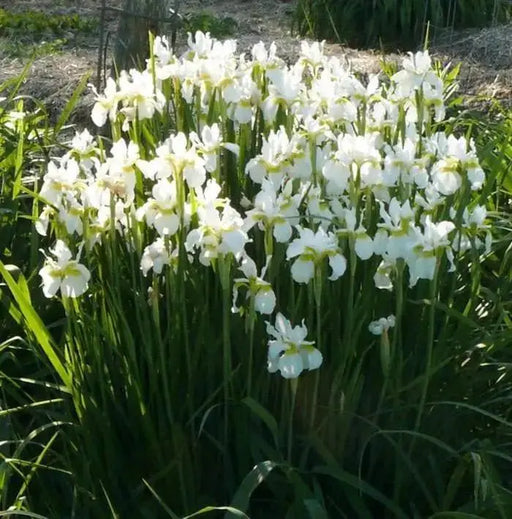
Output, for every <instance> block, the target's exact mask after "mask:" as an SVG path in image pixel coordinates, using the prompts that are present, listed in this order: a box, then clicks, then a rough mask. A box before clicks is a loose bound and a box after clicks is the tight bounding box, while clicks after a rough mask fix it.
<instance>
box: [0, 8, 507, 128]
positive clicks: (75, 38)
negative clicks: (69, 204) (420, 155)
mask: <svg viewBox="0 0 512 519" xmlns="http://www.w3.org/2000/svg"><path fill="white" fill-rule="evenodd" d="M295 1H296V0H290V1H281V0H182V1H181V5H182V7H181V14H182V15H183V16H187V15H188V14H192V13H197V12H204V11H206V12H209V13H211V14H213V15H215V16H218V17H226V16H229V17H231V18H233V19H234V20H235V21H236V26H235V33H234V35H233V36H232V37H233V38H235V39H237V41H238V50H239V52H248V51H250V49H251V48H252V46H253V45H254V44H255V43H257V42H259V41H264V42H266V43H271V42H272V41H274V42H276V44H277V48H278V54H279V55H280V56H281V57H283V58H284V59H285V60H287V61H288V62H292V61H294V60H295V58H296V56H297V54H298V51H299V49H300V41H301V39H302V38H301V37H299V36H298V35H297V34H294V33H293V31H292V21H293V13H294V9H295V5H296V4H295ZM107 5H108V6H109V7H113V8H116V7H120V0H107ZM0 7H2V8H4V9H13V8H15V9H16V10H17V11H23V10H29V9H32V10H40V11H45V12H48V13H55V14H75V13H77V14H79V15H81V16H87V17H91V16H93V17H97V18H99V7H100V0H80V1H78V0H17V1H16V2H15V3H14V7H13V3H12V2H11V1H9V2H7V1H6V0H0ZM117 17H118V13H116V12H115V11H108V12H107V17H106V18H107V24H106V37H107V42H108V45H107V49H106V51H107V54H106V56H107V60H106V65H107V70H106V72H107V74H108V73H109V70H108V67H109V66H110V65H111V63H112V58H111V52H110V51H111V48H112V41H113V39H114V37H115V31H116V24H117ZM164 32H165V31H164ZM431 32H432V34H433V36H434V38H433V42H432V44H431V46H430V48H431V53H432V54H433V55H434V56H436V57H438V58H440V59H441V60H442V61H443V62H444V63H452V64H455V63H458V62H462V68H461V76H460V90H461V92H462V93H464V94H466V95H467V96H469V101H468V103H469V105H472V104H473V105H474V106H476V107H480V108H481V107H482V98H483V97H489V96H490V97H493V98H495V99H498V100H500V101H503V102H504V103H506V104H508V105H512V40H511V35H512V25H505V26H503V25H502V26H496V27H490V28H485V29H479V30H477V29H475V30H465V31H462V32H457V31H445V32H442V31H437V32H436V31H435V28H433V29H432V31H431ZM66 36H67V38H68V40H69V41H70V42H71V45H69V48H68V49H66V50H64V51H62V52H59V53H57V54H52V55H48V56H43V57H40V58H38V59H36V60H35V61H34V62H33V64H32V65H31V69H30V73H29V75H28V77H27V79H26V80H25V82H24V84H23V87H22V93H24V94H27V95H30V96H33V97H35V98H37V99H39V100H41V101H43V102H44V103H45V105H46V106H47V108H48V110H49V111H50V114H52V115H53V116H57V115H58V114H59V113H60V111H61V110H62V108H63V106H64V105H65V103H66V101H67V100H68V99H69V97H70V96H71V94H72V92H73V90H74V89H75V87H76V86H77V84H78V83H79V81H80V79H81V78H82V77H83V76H84V75H85V74H90V81H91V83H94V82H95V80H96V71H97V63H98V48H99V37H98V36H97V35H90V36H81V35H73V34H69V35H66ZM185 44H186V35H185V34H179V36H178V40H177V52H178V53H179V52H180V51H181V50H182V49H184V47H185ZM325 52H326V54H329V55H338V56H340V57H342V58H343V59H344V61H345V62H346V63H347V65H348V66H350V67H352V69H353V70H354V71H356V72H359V73H361V74H368V73H373V72H377V71H378V70H379V67H380V62H381V60H382V59H383V57H385V58H386V59H387V60H399V59H400V55H399V54H396V53H394V54H386V55H384V54H383V53H382V52H379V51H368V50H356V49H349V48H347V47H344V46H342V45H340V44H337V43H326V44H325ZM25 64H26V60H23V59H20V58H14V59H13V58H7V57H3V58H2V57H0V82H3V81H5V80H6V79H9V78H12V77H15V76H16V75H18V74H19V73H20V72H21V71H22V70H23V67H24V65H25ZM93 102H94V96H93V94H92V93H91V92H90V91H87V92H86V93H84V95H83V96H82V99H81V101H80V103H79V106H78V110H77V112H76V114H75V118H74V120H75V122H77V123H80V124H82V125H88V123H87V122H88V121H89V120H90V119H89V115H88V114H89V112H90V108H91V106H92V104H93ZM484 104H485V103H484Z"/></svg>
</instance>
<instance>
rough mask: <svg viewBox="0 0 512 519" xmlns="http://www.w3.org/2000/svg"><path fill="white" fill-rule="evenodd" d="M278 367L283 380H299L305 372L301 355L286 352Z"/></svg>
mask: <svg viewBox="0 0 512 519" xmlns="http://www.w3.org/2000/svg"><path fill="white" fill-rule="evenodd" d="M278 367H279V371H280V372H281V375H282V377H283V378H297V377H298V376H299V375H300V374H301V373H302V371H303V370H304V362H303V361H302V357H301V355H300V353H298V352H293V353H287V352H285V353H284V355H282V356H281V357H280V359H279V362H278Z"/></svg>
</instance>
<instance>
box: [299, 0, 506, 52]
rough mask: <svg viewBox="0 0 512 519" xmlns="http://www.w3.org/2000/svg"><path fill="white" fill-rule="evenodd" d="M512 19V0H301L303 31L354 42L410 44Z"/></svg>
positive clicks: (301, 27) (413, 45)
mask: <svg viewBox="0 0 512 519" xmlns="http://www.w3.org/2000/svg"><path fill="white" fill-rule="evenodd" d="M510 19H512V3H511V2H509V0H299V2H298V6H297V11H296V16H295V22H296V24H295V26H296V29H297V30H298V32H299V33H300V34H302V35H309V36H313V37H315V38H317V39H328V40H333V39H334V40H337V41H340V42H343V43H346V44H348V45H351V46H357V47H361V46H363V47H372V46H385V47H387V46H394V47H400V48H411V47H415V46H417V45H419V44H421V43H422V41H423V40H424V39H425V34H426V28H427V25H428V24H430V26H431V31H432V30H437V29H441V28H464V27H479V26H483V25H487V24H490V23H494V22H505V21H508V20H510Z"/></svg>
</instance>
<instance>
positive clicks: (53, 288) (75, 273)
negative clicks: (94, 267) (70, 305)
mask: <svg viewBox="0 0 512 519" xmlns="http://www.w3.org/2000/svg"><path fill="white" fill-rule="evenodd" d="M50 253H51V254H52V255H53V256H55V258H56V259H53V258H50V257H48V256H47V257H46V261H45V264H44V266H43V268H42V269H41V270H40V271H39V275H40V276H41V278H42V280H43V293H44V295H45V296H46V297H53V296H54V295H55V294H56V293H57V292H58V291H59V290H60V292H61V294H62V296H63V297H78V296H81V295H82V294H83V293H84V292H85V291H86V290H87V287H88V282H89V279H90V278H91V273H90V272H89V271H88V270H87V268H86V267H84V265H82V264H81V263H78V260H73V259H71V258H72V255H71V251H70V250H69V248H68V247H67V245H66V244H65V243H64V242H63V241H62V240H58V241H57V243H56V244H55V248H54V249H51V250H50Z"/></svg>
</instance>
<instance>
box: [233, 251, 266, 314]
mask: <svg viewBox="0 0 512 519" xmlns="http://www.w3.org/2000/svg"><path fill="white" fill-rule="evenodd" d="M270 259H271V256H269V257H268V258H267V263H266V264H265V266H264V267H263V268H262V269H261V274H260V276H258V270H257V268H256V263H254V261H253V260H252V258H250V257H249V256H245V257H244V258H243V259H242V261H241V263H240V270H241V271H242V272H243V273H244V275H245V276H246V277H245V278H237V279H235V280H234V285H233V308H232V311H233V312H238V311H239V310H240V308H238V307H237V306H236V302H237V299H238V291H239V289H240V288H242V287H245V288H247V298H249V297H253V298H254V309H255V310H256V312H259V313H260V314H271V313H272V312H273V311H274V308H275V306H276V295H275V294H274V291H273V290H272V285H271V284H270V283H269V282H268V281H264V280H263V278H264V277H265V272H266V270H267V267H268V264H269V262H270Z"/></svg>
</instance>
